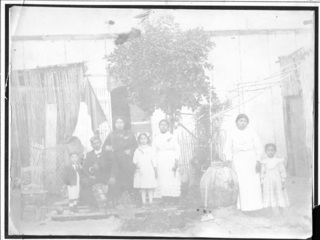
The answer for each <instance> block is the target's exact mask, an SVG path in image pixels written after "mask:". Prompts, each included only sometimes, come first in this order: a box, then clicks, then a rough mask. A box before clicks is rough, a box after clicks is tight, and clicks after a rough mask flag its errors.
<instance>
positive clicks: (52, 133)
mask: <svg viewBox="0 0 320 240" xmlns="http://www.w3.org/2000/svg"><path fill="white" fill-rule="evenodd" d="M56 144H57V104H56V103H53V104H46V135H45V149H46V151H45V156H46V158H45V162H44V170H45V183H46V186H45V187H46V188H49V189H48V190H50V189H51V187H52V186H51V184H52V183H53V184H54V181H53V180H54V178H55V174H56V152H55V149H54V147H55V146H56Z"/></svg>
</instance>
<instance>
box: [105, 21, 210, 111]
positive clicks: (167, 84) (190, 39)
mask: <svg viewBox="0 0 320 240" xmlns="http://www.w3.org/2000/svg"><path fill="white" fill-rule="evenodd" d="M143 24H144V25H143V29H142V31H141V35H140V36H139V37H136V38H129V37H128V38H127V39H126V41H125V42H122V44H119V45H117V47H116V49H115V50H114V52H113V53H111V54H110V55H109V56H107V59H108V66H107V67H108V71H109V73H110V74H111V76H112V77H113V78H115V79H116V80H117V81H121V82H123V83H124V84H125V85H126V86H127V90H128V93H129V99H130V100H131V101H132V103H134V104H136V105H137V106H139V107H140V108H141V109H143V110H144V111H146V112H147V113H149V114H152V113H153V111H154V110H155V109H161V110H163V111H164V112H165V113H166V114H168V115H170V116H175V115H177V114H179V111H180V110H181V108H182V107H184V106H187V107H189V108H191V109H192V110H196V109H197V108H198V107H199V106H200V104H201V101H203V99H204V98H208V95H209V85H210V84H209V78H208V77H207V76H206V71H208V70H209V71H211V70H212V69H213V67H212V65H211V64H210V63H209V62H208V55H209V52H210V51H211V49H212V48H213V46H214V43H213V42H212V41H211V40H210V36H209V35H208V34H207V33H206V32H205V31H204V30H202V29H200V28H196V29H191V30H182V29H181V28H180V26H179V25H178V24H177V23H175V21H174V18H173V16H171V15H166V16H162V17H160V18H158V19H156V20H154V21H144V22H143Z"/></svg>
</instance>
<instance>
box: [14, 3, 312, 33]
mask: <svg viewBox="0 0 320 240" xmlns="http://www.w3.org/2000/svg"><path fill="white" fill-rule="evenodd" d="M143 12H144V11H143V10H142V9H110V8H109V9H107V8H105V9H102V8H56V7H22V8H21V7H13V8H12V9H11V12H10V14H11V15H10V29H11V33H10V34H11V35H46V34H48V35H54V34H104V33H121V32H127V31H130V29H131V28H132V27H139V22H140V19H137V18H135V16H137V15H138V14H141V13H143ZM166 13H172V14H173V15H174V16H175V18H176V21H177V22H178V23H179V24H180V25H181V27H182V28H184V29H190V28H195V27H203V28H204V29H205V30H244V29H275V28H281V29H283V28H290V29H291V28H311V27H312V26H311V25H304V24H303V21H306V20H312V19H313V15H312V12H311V11H274V10H272V11H267V10H260V11H257V10H254V11H253V10H161V9H156V10H153V12H152V17H156V16H159V15H162V14H166ZM109 20H113V21H114V22H115V24H114V25H113V26H111V27H110V25H109V26H108V25H107V24H106V22H108V21H109Z"/></svg>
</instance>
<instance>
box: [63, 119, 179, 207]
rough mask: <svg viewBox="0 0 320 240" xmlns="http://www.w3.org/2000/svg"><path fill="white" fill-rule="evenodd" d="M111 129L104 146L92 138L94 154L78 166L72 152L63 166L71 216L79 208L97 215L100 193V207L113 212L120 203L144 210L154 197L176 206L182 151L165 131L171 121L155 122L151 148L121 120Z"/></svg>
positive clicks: (77, 156)
mask: <svg viewBox="0 0 320 240" xmlns="http://www.w3.org/2000/svg"><path fill="white" fill-rule="evenodd" d="M113 129H114V130H113V132H111V133H110V134H109V135H108V137H107V138H106V140H105V142H104V143H102V141H101V140H100V138H99V136H97V135H95V136H93V137H92V138H91V139H90V141H91V145H92V148H93V150H92V151H90V152H88V153H87V154H86V156H85V157H84V158H83V160H82V161H81V160H80V159H81V155H80V154H79V153H78V152H70V154H69V156H70V162H71V164H70V165H67V166H66V171H65V173H66V174H65V178H64V183H65V185H66V186H67V191H68V196H69V207H70V212H71V213H73V212H76V211H77V209H78V208H77V206H78V205H81V204H83V205H87V206H90V207H91V209H92V211H95V210H98V207H99V206H98V203H99V201H98V199H99V198H97V196H96V194H95V193H96V192H99V191H100V192H101V194H100V195H102V196H103V198H105V201H104V202H105V203H104V204H107V205H110V206H111V207H117V206H118V205H119V204H120V202H121V199H123V198H126V199H127V200H128V201H129V202H131V203H133V204H142V205H144V206H145V205H149V204H152V203H153V199H154V198H160V199H162V201H161V202H163V203H166V204H167V203H168V204H171V203H174V202H176V201H177V198H178V197H179V196H180V193H181V190H180V187H181V181H180V175H179V172H178V159H179V155H180V148H179V145H178V142H177V140H176V138H175V137H174V136H173V135H172V134H171V133H170V132H169V131H168V130H169V122H168V121H167V120H161V121H160V122H159V130H160V134H159V135H157V136H156V137H155V138H154V139H153V141H152V146H151V144H150V137H149V134H148V133H140V134H138V136H135V135H134V134H133V132H132V131H131V130H129V129H126V126H125V119H124V118H122V117H117V118H115V120H114V126H113ZM139 192H140V194H139ZM139 196H141V197H139Z"/></svg>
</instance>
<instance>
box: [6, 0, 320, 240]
mask: <svg viewBox="0 0 320 240" xmlns="http://www.w3.org/2000/svg"><path fill="white" fill-rule="evenodd" d="M222 2H223V3H225V2H224V1H221V2H216V3H217V4H220V3H222ZM229 2H232V3H234V4H235V5H223V6H222V5H220V6H219V5H200V4H199V5H197V4H198V3H197V2H194V4H192V5H188V4H190V3H191V2H189V1H185V3H186V4H187V5H171V4H170V5H148V4H143V5H140V4H138V5H130V4H127V5H125V4H123V2H121V1H120V2H119V3H121V4H120V5H117V4H116V5H114V4H112V5H108V2H104V4H101V5H91V3H97V2H96V1H93V2H90V3H88V1H80V2H77V5H72V4H70V3H68V4H61V3H59V2H58V3H57V4H52V3H48V4H47V3H46V4H43V3H41V4H38V3H36V1H34V3H32V4H23V5H21V4H14V3H4V4H3V5H4V7H5V16H4V17H2V19H5V31H4V32H5V33H4V35H5V36H4V42H5V44H4V45H5V49H4V56H5V58H4V59H5V60H4V62H5V64H4V79H5V86H4V87H5V89H4V97H2V100H3V99H5V101H4V102H5V104H4V105H5V109H4V110H5V111H4V120H5V121H4V140H3V139H2V142H4V145H5V146H4V149H5V151H4V157H5V158H4V161H3V162H4V173H5V174H4V179H3V177H2V180H4V183H5V184H4V193H5V196H4V209H5V215H4V216H5V219H4V221H5V222H4V226H5V234H4V236H5V238H8V239H18V238H25V239H31V238H33V239H52V238H57V239H67V238H68V239H69V238H78V239H106V238H107V239H131V238H137V237H130V236H129V237H128V236H98V235H90V236H83V235H24V234H21V235H9V225H8V224H9V223H8V219H9V197H10V196H9V167H10V166H9V127H10V126H9V123H10V119H9V108H10V106H9V97H10V94H9V90H10V89H9V84H8V81H10V80H9V77H10V61H9V59H10V49H9V45H10V39H9V36H10V35H9V24H10V17H9V11H10V8H12V7H14V6H23V7H48V8H51V7H53V8H58V7H62V8H108V9H113V8H125V9H130V8H132V9H137V8H152V9H181V10H182V9H183V10H188V9H190V10H248V11H251V10H262V11H270V10H277V11H281V10H284V11H305V10H308V11H313V12H314V17H315V18H314V20H315V21H314V28H315V29H314V63H315V65H314V87H315V89H314V93H315V94H314V159H313V169H314V177H313V187H314V191H313V206H317V205H318V204H319V199H318V195H319V193H318V190H319V178H318V168H319V165H318V120H319V119H318V104H319V98H318V87H319V86H318V81H317V80H318V76H319V72H318V64H319V62H318V61H319V60H318V56H319V50H318V45H319V9H318V7H317V6H277V5H276V6H257V5H255V6H250V5H243V6H239V5H236V4H238V3H239V2H238V1H229ZM86 3H88V5H87V4H86ZM140 3H146V2H140ZM157 3H159V2H157ZM216 3H215V4H216ZM246 3H249V4H250V3H256V1H248V2H246ZM269 3H273V2H267V4H269ZM277 3H279V2H278V1H277ZM284 3H297V2H296V1H284ZM304 3H305V2H304ZM308 3H309V2H308ZM308 3H306V4H308ZM78 4H80V5H78ZM159 4H161V3H159ZM173 4H174V2H173ZM310 4H312V2H311V3H310ZM2 39H3V38H2ZM2 93H3V92H2ZM2 112H3V111H2ZM313 231H314V228H313ZM212 237H214V236H212ZM138 238H141V239H150V238H157V239H171V238H172V237H160V236H159V237H147V236H139V237H138ZM175 238H176V239H182V238H183V239H185V237H175ZM192 239H193V238H192Z"/></svg>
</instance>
